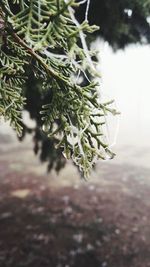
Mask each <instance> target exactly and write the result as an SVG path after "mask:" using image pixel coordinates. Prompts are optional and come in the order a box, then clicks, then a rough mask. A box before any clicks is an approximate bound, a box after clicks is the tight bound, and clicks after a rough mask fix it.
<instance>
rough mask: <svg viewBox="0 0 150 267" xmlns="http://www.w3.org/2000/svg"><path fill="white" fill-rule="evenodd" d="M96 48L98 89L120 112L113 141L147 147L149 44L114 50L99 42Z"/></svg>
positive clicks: (149, 144) (148, 130)
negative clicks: (99, 86) (97, 56)
mask: <svg viewBox="0 0 150 267" xmlns="http://www.w3.org/2000/svg"><path fill="white" fill-rule="evenodd" d="M100 51H101V52H100V60H101V63H100V64H101V75H102V82H101V88H102V92H103V93H104V94H106V95H107V97H108V98H113V99H115V100H116V104H117V108H118V109H119V110H120V111H121V116H120V126H119V134H118V138H117V144H118V145H120V144H126V145H132V146H146V145H148V146H150V138H149V137H150V46H148V45H147V46H140V45H134V46H129V47H127V48H126V49H125V50H119V51H118V52H115V53H114V52H113V51H112V49H111V48H110V47H109V46H108V45H107V43H105V44H104V43H103V44H101V45H100ZM113 120H114V123H112V124H113V128H115V127H116V120H115V119H113ZM110 131H111V129H110Z"/></svg>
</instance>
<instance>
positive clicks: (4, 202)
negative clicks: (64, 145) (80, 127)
mask: <svg viewBox="0 0 150 267" xmlns="http://www.w3.org/2000/svg"><path fill="white" fill-rule="evenodd" d="M6 132H7V131H5V130H4V131H3V130H1V133H0V267H147V266H150V166H149V159H150V149H149V150H148V148H147V149H144V148H141V147H140V148H136V149H135V148H134V147H131V146H130V147H122V148H121V147H120V148H116V149H117V155H118V156H117V158H116V159H115V160H114V161H111V162H105V163H99V164H98V165H97V169H96V172H94V173H93V174H92V175H91V178H90V179H89V181H88V182H85V181H84V180H81V179H80V177H79V175H78V172H77V171H76V169H74V168H73V167H72V165H71V164H70V163H69V164H68V165H67V167H66V168H65V169H64V170H62V172H61V173H60V175H59V176H58V175H57V174H56V173H55V172H52V173H50V174H49V175H47V174H46V166H45V165H41V164H40V163H39V161H38V159H37V158H36V157H35V156H34V155H33V151H32V149H31V146H32V144H31V141H30V139H27V140H26V141H25V142H23V143H18V142H17V141H16V139H15V136H14V135H13V134H11V136H10V135H7V133H6Z"/></svg>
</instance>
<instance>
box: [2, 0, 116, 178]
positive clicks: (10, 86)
mask: <svg viewBox="0 0 150 267" xmlns="http://www.w3.org/2000/svg"><path fill="white" fill-rule="evenodd" d="M76 6H78V4H77V3H76V2H75V1H74V0H71V1H64V0H57V1H56V0H30V1H28V0H19V1H17V0H16V1H13V4H12V1H7V0H2V1H1V3H0V38H1V40H0V78H1V81H0V115H2V116H4V118H5V119H6V120H10V123H11V125H12V126H13V127H14V128H15V129H16V131H17V133H18V134H19V135H21V131H22V127H21V123H20V122H21V111H22V110H23V107H24V104H25V99H24V88H25V85H26V80H27V79H28V73H29V69H30V70H31V71H32V72H33V73H34V77H35V78H36V79H37V81H39V84H40V85H41V92H48V91H50V92H51V97H50V99H49V100H48V99H47V104H46V105H43V108H42V110H41V116H42V117H41V119H42V120H43V131H45V132H46V134H47V135H48V137H49V138H51V137H55V138H56V139H57V140H58V142H57V147H56V149H57V148H60V147H62V148H63V154H64V156H65V157H67V158H72V159H73V161H74V162H75V163H76V164H77V165H78V166H79V168H80V170H81V172H82V173H83V175H84V176H85V177H86V176H87V175H88V173H89V171H90V170H91V168H92V167H93V165H94V164H95V162H96V160H97V159H98V158H100V159H105V158H106V157H108V156H109V157H110V158H111V157H113V156H114V154H113V153H112V152H111V151H110V149H109V146H108V144H107V143H105V136H104V133H103V127H104V125H105V116H106V115H107V113H109V112H111V113H113V114H116V113H117V112H116V110H113V109H111V108H110V104H111V103H112V102H108V103H101V101H100V98H99V92H98V91H99V84H98V82H97V81H96V78H97V77H98V73H97V71H96V67H95V64H96V63H95V62H94V61H93V60H92V52H89V50H88V47H87V45H86V42H85V37H86V34H87V33H91V32H93V31H95V30H96V29H97V27H96V26H89V24H88V23H87V21H84V22H83V23H82V24H81V25H79V24H78V22H77V21H76V19H75V17H74V9H73V8H75V7H76ZM33 86H34V84H33Z"/></svg>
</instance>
